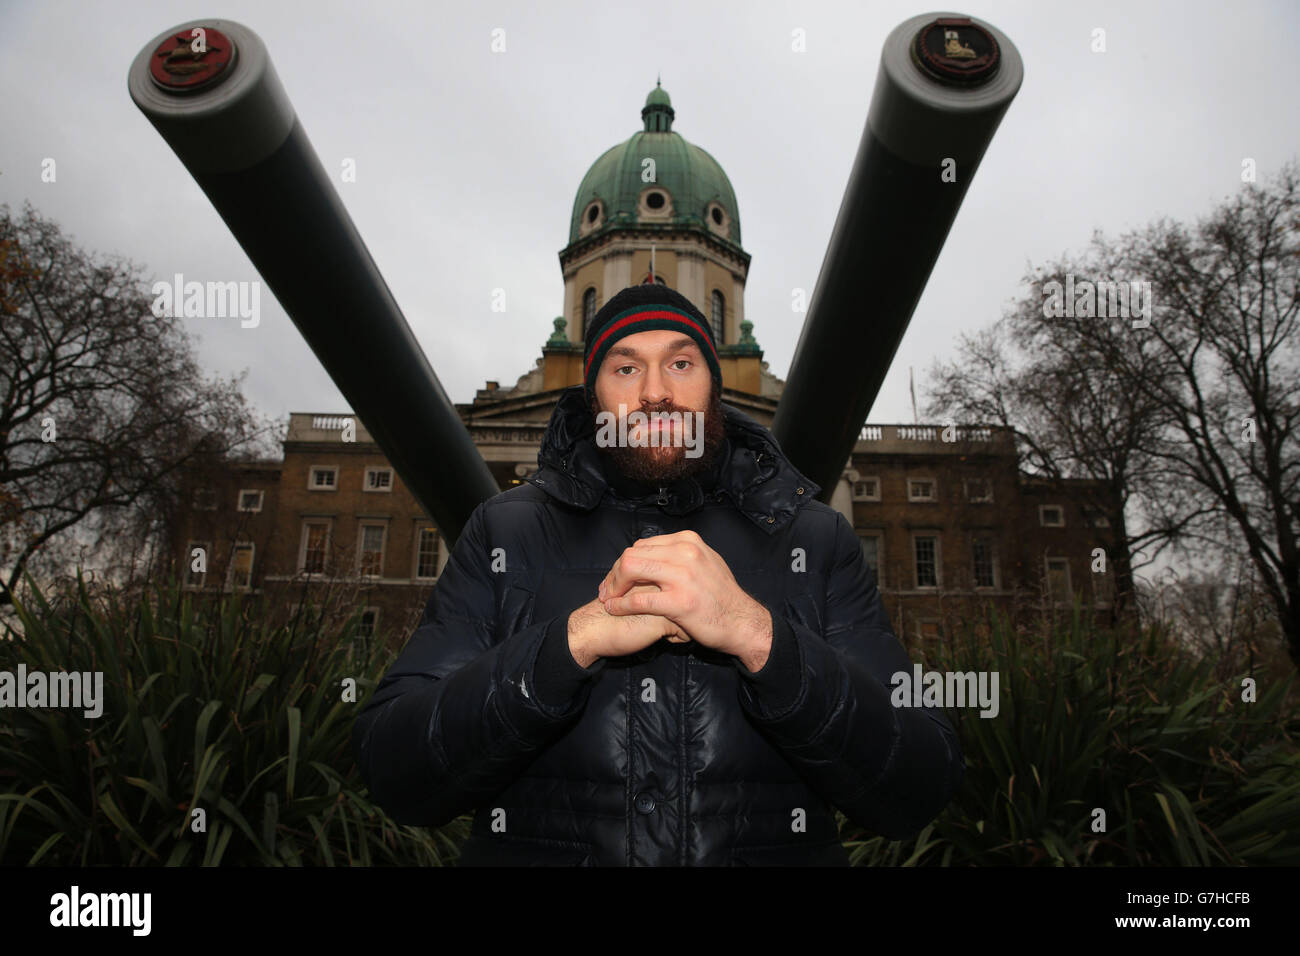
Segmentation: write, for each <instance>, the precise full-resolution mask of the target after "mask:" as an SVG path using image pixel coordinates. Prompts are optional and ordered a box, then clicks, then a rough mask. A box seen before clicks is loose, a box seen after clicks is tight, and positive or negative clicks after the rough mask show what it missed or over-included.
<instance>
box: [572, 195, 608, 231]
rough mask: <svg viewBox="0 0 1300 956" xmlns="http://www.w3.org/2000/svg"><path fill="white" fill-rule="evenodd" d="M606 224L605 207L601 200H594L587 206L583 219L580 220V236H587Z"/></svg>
mask: <svg viewBox="0 0 1300 956" xmlns="http://www.w3.org/2000/svg"><path fill="white" fill-rule="evenodd" d="M604 224H605V207H604V204H603V203H602V202H601V201H600V200H599V199H593V200H592V201H591V202H590V203H588V204H587V208H586V210H585V211H584V212H583V214H582V218H581V219H579V220H578V235H580V236H585V235H587V233H589V232H594V231H595V230H597V229H599V228H600V227H601V226H603V225H604Z"/></svg>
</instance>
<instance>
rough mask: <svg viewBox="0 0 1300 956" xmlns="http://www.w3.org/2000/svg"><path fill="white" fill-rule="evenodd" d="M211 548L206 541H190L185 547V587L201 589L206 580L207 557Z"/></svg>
mask: <svg viewBox="0 0 1300 956" xmlns="http://www.w3.org/2000/svg"><path fill="white" fill-rule="evenodd" d="M211 553H212V546H211V544H210V543H209V542H207V541H191V542H190V543H189V544H188V545H186V547H185V586H186V587H187V588H201V587H203V584H204V582H205V581H206V580H207V579H208V555H210V554H211Z"/></svg>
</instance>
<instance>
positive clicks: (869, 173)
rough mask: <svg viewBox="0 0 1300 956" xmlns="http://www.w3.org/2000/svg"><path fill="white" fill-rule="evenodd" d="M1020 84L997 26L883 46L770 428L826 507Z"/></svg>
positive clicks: (936, 20)
mask: <svg viewBox="0 0 1300 956" xmlns="http://www.w3.org/2000/svg"><path fill="white" fill-rule="evenodd" d="M1023 75H1024V69H1023V65H1022V63H1021V60H1020V54H1019V52H1017V50H1016V48H1015V46H1013V45H1012V43H1011V41H1010V40H1008V39H1007V38H1006V37H1005V36H1003V35H1002V33H1001V32H999V31H998V30H997V29H996V28H994V27H993V26H991V25H990V24H988V23H985V22H983V21H981V20H977V19H975V18H973V17H965V16H961V15H960V14H950V13H930V14H925V15H922V16H918V17H913V18H911V19H909V20H907V21H906V22H904V23H902V24H900V25H899V26H898V27H896V28H895V29H894V30H893V31H892V32H891V33H890V34H889V36H888V37H887V38H886V39H885V43H884V48H883V50H882V51H881V55H880V68H879V71H878V73H877V76H876V86H875V91H874V93H873V95H872V98H871V107H870V109H869V111H868V113H867V122H866V128H865V129H864V130H863V133H862V140H861V142H860V144H859V146H858V154H857V158H856V160H855V161H854V164H853V170H852V172H851V174H850V176H849V182H848V186H847V188H846V189H845V193H844V199H843V201H842V203H841V205H840V211H839V215H838V216H837V217H836V220H835V226H834V229H833V230H832V232H831V238H830V242H829V244H828V246H827V249H826V256H825V259H824V260H823V261H822V267H821V272H820V274H819V275H818V278H817V284H816V286H815V287H814V289H813V295H812V298H811V300H810V301H809V304H808V314H807V316H806V317H805V319H804V324H803V329H802V331H801V332H800V335H799V342H798V345H797V346H796V347H795V354H794V359H793V361H792V362H791V366H790V372H789V375H788V376H787V379H786V384H785V389H784V391H783V392H782V395H781V398H780V400H779V402H778V404H777V409H776V413H775V415H774V417H773V419H772V427H771V431H772V434H773V436H774V437H775V438H776V440H777V442H778V443H779V444H780V446H781V449H782V451H784V452H785V453H786V455H787V456H788V457H789V458H790V460H791V462H793V464H794V465H795V466H796V467H797V468H799V469H800V471H802V472H803V473H804V474H805V475H807V476H808V477H809V478H811V479H812V480H813V481H815V482H816V483H817V484H818V485H820V486H821V488H822V491H821V494H820V496H819V497H820V498H821V499H822V500H823V501H825V502H827V503H829V501H830V497H831V495H832V494H833V492H834V490H835V487H836V485H837V484H838V482H839V479H840V475H841V473H842V471H843V469H844V467H845V463H846V462H847V461H848V460H849V458H850V456H851V455H852V452H853V447H854V443H855V442H856V441H857V438H858V434H859V432H860V430H861V428H862V425H863V423H864V421H865V420H866V417H867V415H868V413H869V412H870V410H871V406H872V404H873V403H874V401H875V399H876V396H877V394H878V393H879V391H880V387H881V385H882V384H883V382H884V379H885V375H886V373H887V372H888V371H889V366H890V364H891V363H892V361H893V358H894V353H895V352H897V350H898V346H899V343H900V342H902V340H903V335H904V333H905V332H906V331H907V326H908V323H909V322H910V321H911V318H912V313H913V311H914V310H915V309H916V304H917V302H918V301H919V300H920V298H921V293H922V292H923V291H924V289H925V284H926V282H927V281H928V279H929V277H930V272H931V270H932V269H933V268H934V263H935V260H937V259H938V257H939V252H940V250H942V248H943V243H944V241H945V239H946V238H947V236H948V231H949V229H950V228H951V227H952V223H953V220H954V219H955V217H956V215H957V210H958V208H959V207H960V206H961V202H962V198H963V197H964V196H965V195H966V190H967V189H968V188H969V187H970V183H971V180H972V179H973V178H974V175H975V171H976V169H978V168H979V164H980V160H981V158H982V157H983V156H984V152H985V150H986V149H987V148H988V145H989V142H990V141H991V139H992V138H993V133H994V132H995V131H996V130H997V128H998V124H999V123H1000V122H1001V120H1002V116H1003V114H1004V113H1005V112H1006V110H1007V107H1008V106H1010V104H1011V100H1012V99H1013V98H1014V97H1015V95H1016V92H1017V91H1018V90H1019V89H1020V83H1021V79H1022V78H1023Z"/></svg>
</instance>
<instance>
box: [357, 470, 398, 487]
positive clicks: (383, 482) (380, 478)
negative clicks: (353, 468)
mask: <svg viewBox="0 0 1300 956" xmlns="http://www.w3.org/2000/svg"><path fill="white" fill-rule="evenodd" d="M361 490H362V491H392V490H393V469H391V468H382V467H380V466H378V465H372V466H370V467H369V468H367V469H366V480H365V481H364V482H363V483H362V485H361Z"/></svg>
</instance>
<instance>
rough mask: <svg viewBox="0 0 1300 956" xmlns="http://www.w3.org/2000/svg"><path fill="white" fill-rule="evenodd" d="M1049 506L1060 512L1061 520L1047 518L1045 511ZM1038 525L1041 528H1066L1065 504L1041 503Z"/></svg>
mask: <svg viewBox="0 0 1300 956" xmlns="http://www.w3.org/2000/svg"><path fill="white" fill-rule="evenodd" d="M1049 508H1055V509H1056V510H1057V511H1058V512H1059V513H1060V515H1061V520H1060V521H1059V522H1055V521H1048V520H1047V517H1046V514H1045V512H1046V511H1047V510H1048V509H1049ZM1038 525H1039V527H1041V528H1064V527H1065V506H1064V505H1039V506H1038Z"/></svg>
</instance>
